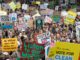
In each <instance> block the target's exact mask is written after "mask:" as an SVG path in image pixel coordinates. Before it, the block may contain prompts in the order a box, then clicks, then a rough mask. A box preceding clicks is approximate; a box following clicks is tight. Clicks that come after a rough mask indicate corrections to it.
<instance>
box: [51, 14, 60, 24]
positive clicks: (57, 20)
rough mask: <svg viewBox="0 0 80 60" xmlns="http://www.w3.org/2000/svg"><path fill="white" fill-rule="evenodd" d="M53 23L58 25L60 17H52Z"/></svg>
mask: <svg viewBox="0 0 80 60" xmlns="http://www.w3.org/2000/svg"><path fill="white" fill-rule="evenodd" d="M52 19H53V22H55V23H58V22H60V16H57V15H56V16H52Z"/></svg>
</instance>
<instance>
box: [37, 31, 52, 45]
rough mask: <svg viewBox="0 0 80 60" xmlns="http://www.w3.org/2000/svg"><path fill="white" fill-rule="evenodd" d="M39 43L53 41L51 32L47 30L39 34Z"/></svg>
mask: <svg viewBox="0 0 80 60" xmlns="http://www.w3.org/2000/svg"><path fill="white" fill-rule="evenodd" d="M37 40H38V43H40V44H45V43H47V42H51V37H50V32H46V33H43V34H40V35H38V36H37Z"/></svg>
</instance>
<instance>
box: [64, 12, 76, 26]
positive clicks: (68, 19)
mask: <svg viewBox="0 0 80 60" xmlns="http://www.w3.org/2000/svg"><path fill="white" fill-rule="evenodd" d="M76 16H77V13H76V12H73V11H68V15H67V16H66V19H65V21H64V23H65V24H74V22H75V18H76Z"/></svg>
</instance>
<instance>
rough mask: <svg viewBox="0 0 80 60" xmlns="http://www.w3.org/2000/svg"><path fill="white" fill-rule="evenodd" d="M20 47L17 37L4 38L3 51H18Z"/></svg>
mask: <svg viewBox="0 0 80 60" xmlns="http://www.w3.org/2000/svg"><path fill="white" fill-rule="evenodd" d="M17 47H18V44H17V38H5V39H2V51H5V52H10V51H16V50H17Z"/></svg>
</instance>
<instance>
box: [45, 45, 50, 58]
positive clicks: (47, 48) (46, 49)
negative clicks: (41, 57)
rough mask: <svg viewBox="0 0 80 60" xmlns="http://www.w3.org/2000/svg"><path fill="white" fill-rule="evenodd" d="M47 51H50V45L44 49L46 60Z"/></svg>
mask: <svg viewBox="0 0 80 60" xmlns="http://www.w3.org/2000/svg"><path fill="white" fill-rule="evenodd" d="M49 50H50V45H47V46H46V47H45V58H48V54H49Z"/></svg>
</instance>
